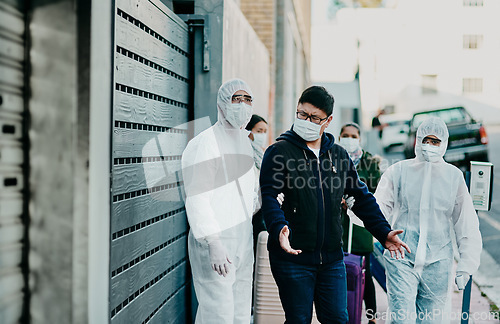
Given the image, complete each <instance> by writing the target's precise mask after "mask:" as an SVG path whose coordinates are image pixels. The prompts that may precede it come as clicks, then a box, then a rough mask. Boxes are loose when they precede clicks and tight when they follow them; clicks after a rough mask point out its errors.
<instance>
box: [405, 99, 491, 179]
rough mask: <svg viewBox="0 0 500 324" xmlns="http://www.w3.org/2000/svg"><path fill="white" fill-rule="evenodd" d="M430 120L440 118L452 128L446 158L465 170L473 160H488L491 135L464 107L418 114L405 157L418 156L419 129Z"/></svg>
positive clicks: (413, 120)
mask: <svg viewBox="0 0 500 324" xmlns="http://www.w3.org/2000/svg"><path fill="white" fill-rule="evenodd" d="M429 117H439V118H441V119H442V120H443V121H444V122H445V123H446V125H447V126H448V132H449V133H450V137H449V139H448V149H447V151H446V154H445V156H444V159H445V160H446V161H447V162H449V163H452V164H454V165H456V166H458V167H460V168H461V169H463V170H467V169H468V167H469V164H470V161H484V162H487V161H488V136H487V134H486V130H485V128H484V126H483V125H482V124H481V123H480V122H478V121H476V120H475V119H474V118H472V117H471V115H470V114H469V113H468V112H467V110H466V109H465V108H464V107H452V108H444V109H437V110H430V111H423V112H418V113H416V114H414V115H413V117H412V119H411V120H410V130H409V134H408V140H407V142H406V145H405V149H404V154H405V156H406V158H412V157H414V156H415V134H416V132H417V128H418V126H420V124H421V123H422V122H423V121H424V120H426V119H427V118H429Z"/></svg>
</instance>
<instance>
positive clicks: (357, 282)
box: [344, 253, 365, 324]
mask: <svg viewBox="0 0 500 324" xmlns="http://www.w3.org/2000/svg"><path fill="white" fill-rule="evenodd" d="M344 263H345V268H346V272H347V313H348V314H349V324H360V323H361V311H362V309H363V295H364V292H365V257H364V256H359V255H355V254H350V253H344Z"/></svg>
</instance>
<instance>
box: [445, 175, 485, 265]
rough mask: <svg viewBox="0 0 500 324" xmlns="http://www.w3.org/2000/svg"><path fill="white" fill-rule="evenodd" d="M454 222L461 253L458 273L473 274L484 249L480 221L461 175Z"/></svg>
mask: <svg viewBox="0 0 500 324" xmlns="http://www.w3.org/2000/svg"><path fill="white" fill-rule="evenodd" d="M459 176H460V180H459V186H458V191H457V198H456V200H455V207H454V209H453V214H452V221H453V227H454V229H455V235H456V240H457V245H458V251H459V253H460V260H459V262H458V265H457V272H460V271H463V272H467V273H469V274H473V273H475V272H476V271H477V269H478V268H479V261H480V256H481V250H482V248H483V244H482V239H481V232H480V231H479V220H478V217H477V214H476V211H475V210H474V204H473V203H472V197H471V196H470V194H469V191H468V190H467V186H466V184H465V181H464V179H463V177H462V176H461V174H459Z"/></svg>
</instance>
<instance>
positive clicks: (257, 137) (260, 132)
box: [245, 115, 268, 249]
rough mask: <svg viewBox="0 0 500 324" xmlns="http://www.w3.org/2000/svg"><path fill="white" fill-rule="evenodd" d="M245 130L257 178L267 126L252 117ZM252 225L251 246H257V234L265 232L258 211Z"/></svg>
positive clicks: (257, 116)
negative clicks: (250, 145) (251, 150)
mask: <svg viewBox="0 0 500 324" xmlns="http://www.w3.org/2000/svg"><path fill="white" fill-rule="evenodd" d="M245 129H246V130H248V131H250V134H248V137H249V138H250V140H251V143H252V148H253V159H254V162H255V170H256V174H257V178H258V177H259V174H260V167H261V165H262V157H263V156H264V149H265V147H266V146H267V143H266V142H267V129H268V125H267V122H266V120H265V119H264V118H262V117H261V116H259V115H252V118H251V119H250V121H249V122H248V124H247V126H246V127H245ZM252 225H253V246H254V249H255V246H256V244H257V238H258V236H259V233H260V232H262V231H265V230H266V225H265V223H264V219H263V218H262V213H261V212H260V210H259V211H258V212H256V213H255V215H253V218H252Z"/></svg>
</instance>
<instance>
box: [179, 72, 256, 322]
mask: <svg viewBox="0 0 500 324" xmlns="http://www.w3.org/2000/svg"><path fill="white" fill-rule="evenodd" d="M217 109H218V120H217V122H216V123H215V125H213V126H212V127H210V128H208V129H206V130H205V131H203V132H201V133H200V134H199V135H198V136H196V137H195V138H193V139H192V140H191V141H190V142H189V143H188V145H187V147H186V149H185V150H184V152H183V154H182V172H183V180H184V186H185V191H186V213H187V218H188V222H189V225H190V231H189V236H188V253H189V259H190V263H191V269H192V274H193V282H194V289H195V292H196V297H197V299H198V303H199V305H198V310H197V313H196V323H250V316H251V315H250V313H251V298H252V270H253V246H252V215H253V212H254V209H255V208H256V201H257V199H256V196H257V194H256V192H257V188H256V187H257V182H256V175H255V172H254V170H253V164H254V160H253V149H252V146H251V143H250V140H249V138H248V131H246V130H245V129H244V127H245V125H246V124H247V123H248V121H249V120H250V118H251V116H252V110H253V109H252V91H251V90H250V87H249V86H248V85H247V84H246V83H245V82H244V81H242V80H239V79H233V80H229V81H227V82H225V83H224V84H223V85H222V86H221V87H220V89H219V92H218V95H217Z"/></svg>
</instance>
